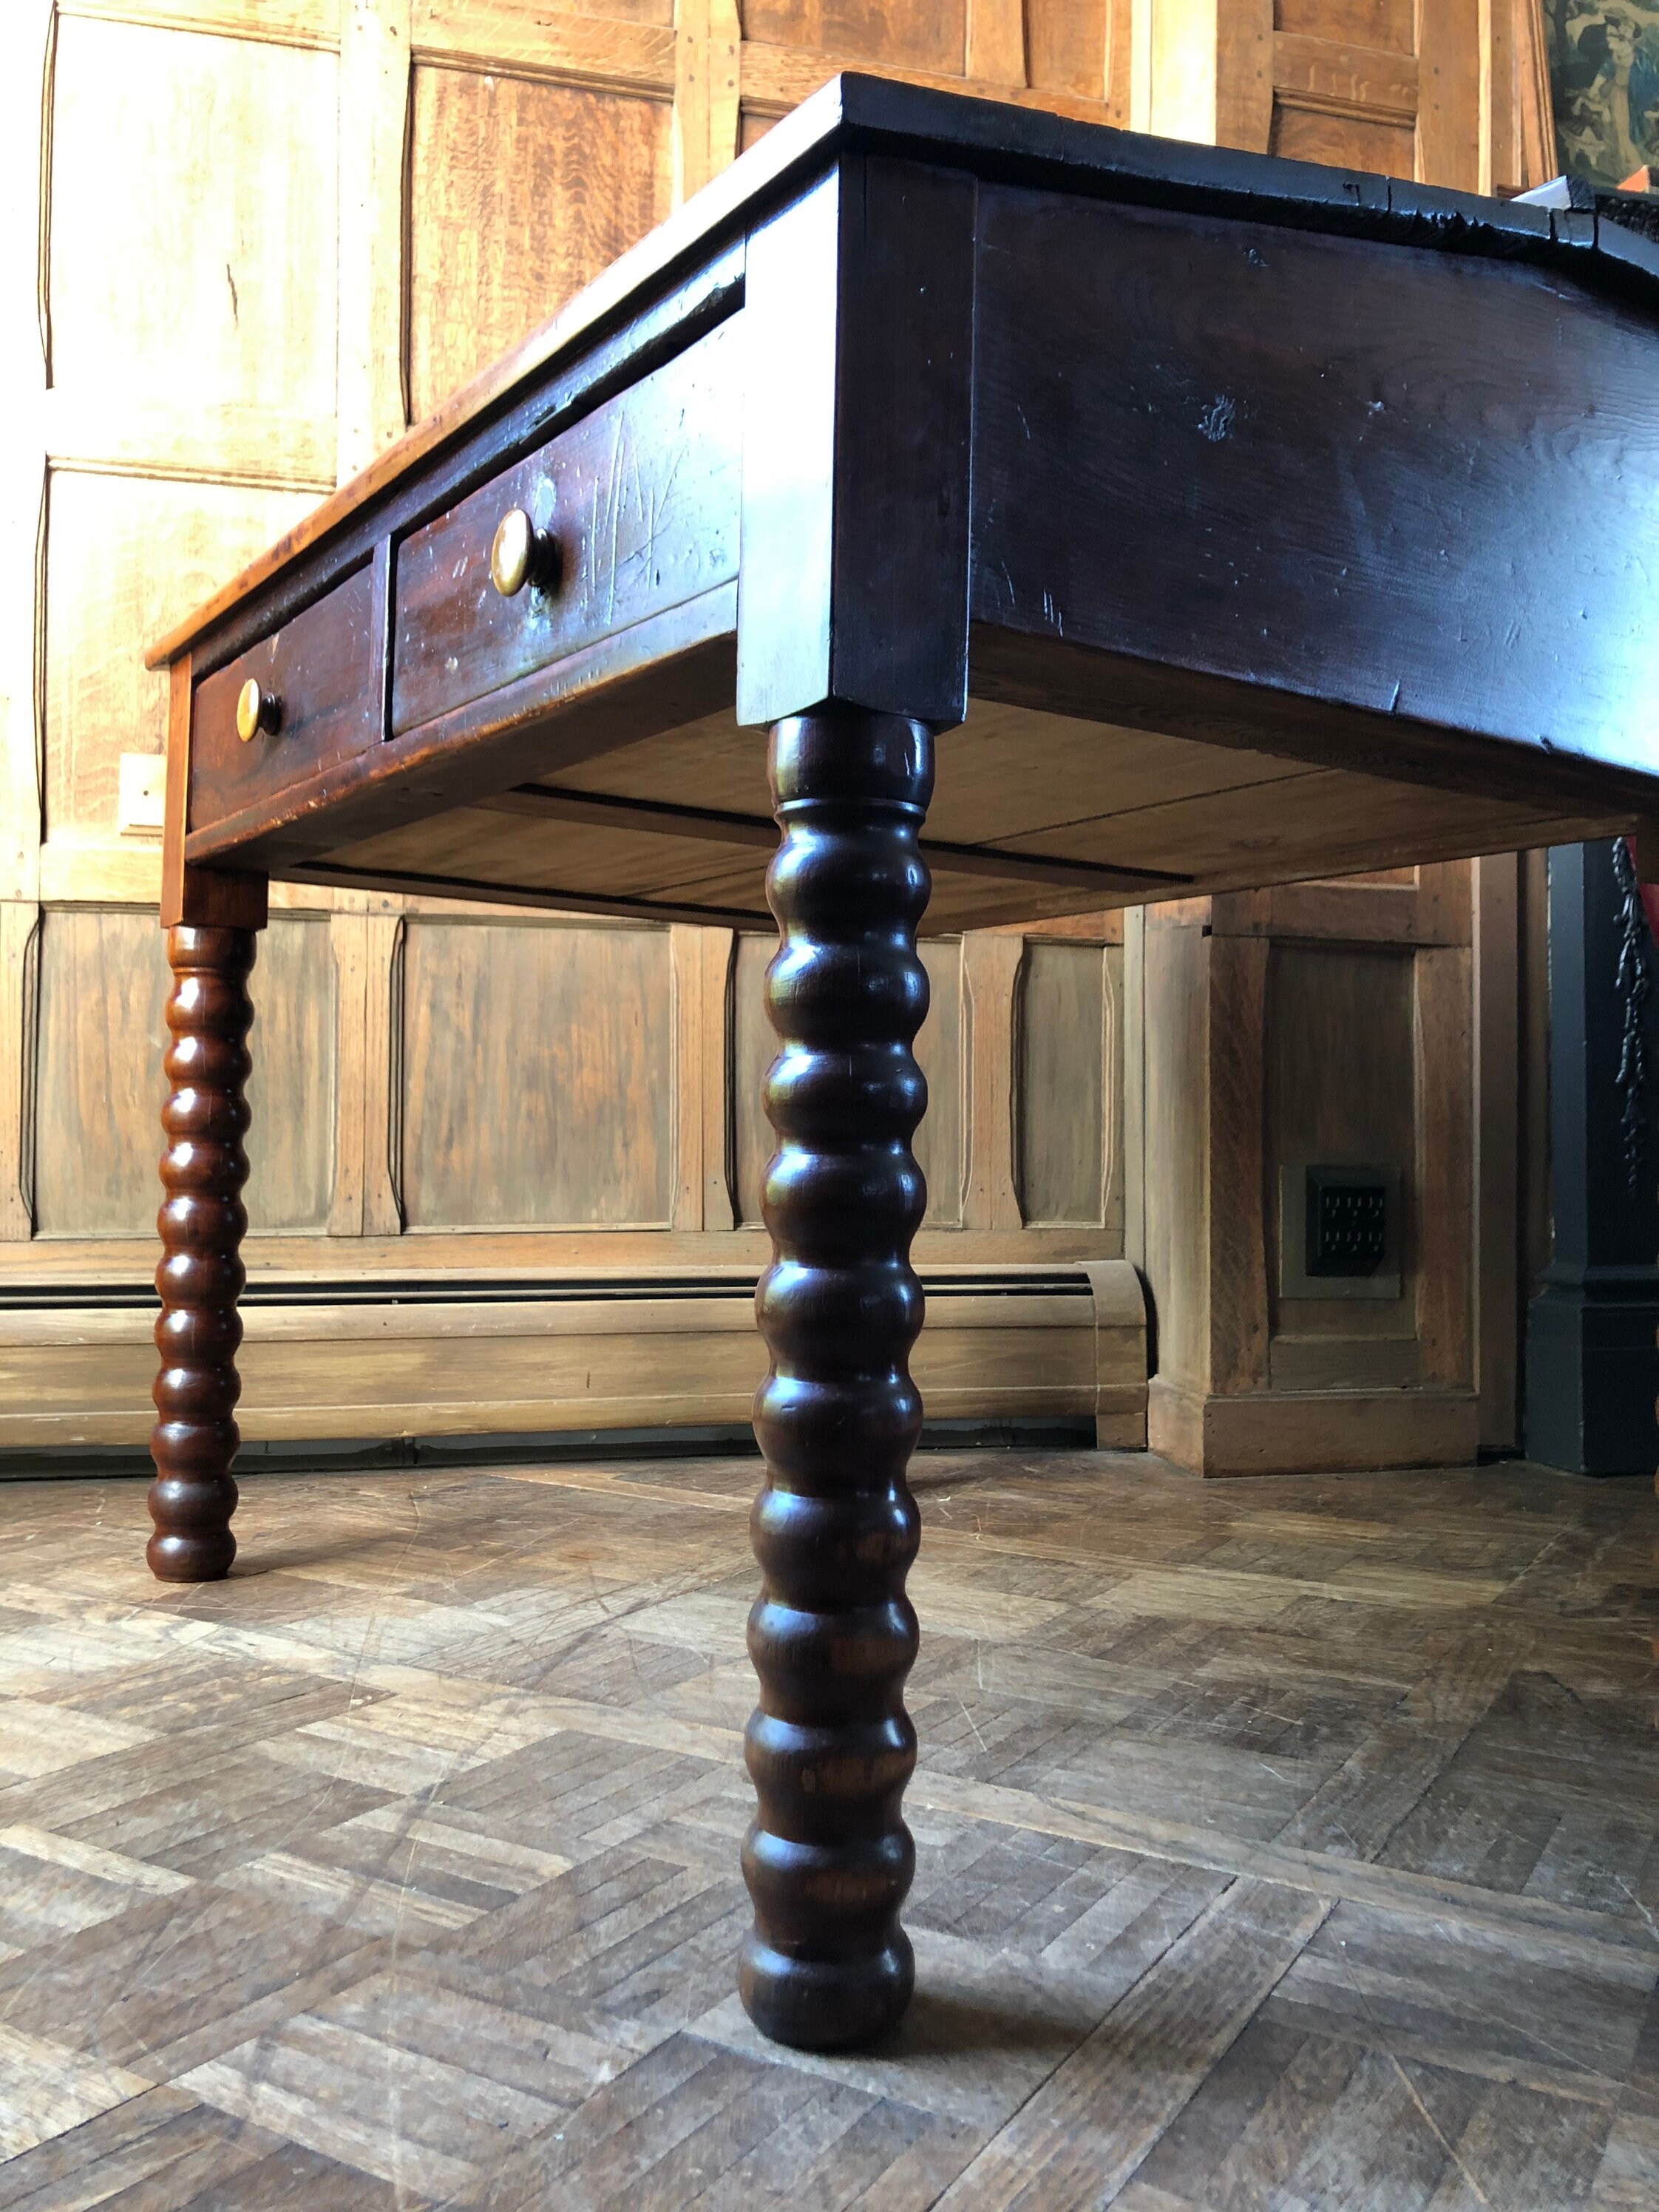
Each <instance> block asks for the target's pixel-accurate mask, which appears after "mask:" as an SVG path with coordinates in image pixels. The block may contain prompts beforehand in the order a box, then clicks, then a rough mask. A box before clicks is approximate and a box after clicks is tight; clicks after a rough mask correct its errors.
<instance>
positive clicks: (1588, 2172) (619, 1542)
mask: <svg viewBox="0 0 1659 2212" xmlns="http://www.w3.org/2000/svg"><path fill="white" fill-rule="evenodd" d="M754 1476H755V1462H753V1461H752V1460H750V1461H736V1462H732V1461H726V1462H722V1461H719V1460H712V1459H702V1460H696V1461H672V1460H653V1461H645V1462H639V1461H635V1462H628V1461H608V1462H581V1461H566V1462H562V1463H559V1464H553V1465H546V1466H542V1467H536V1468H524V1469H521V1470H519V1471H517V1472H515V1473H513V1474H498V1473H489V1472H487V1471H480V1470H477V1469H471V1470H459V1469H455V1470H447V1469H442V1468H428V1469H405V1470H402V1471H400V1472H398V1473H395V1474H378V1475H363V1474H359V1475H356V1476H348V1477H332V1478H328V1479H321V1480H296V1479H294V1478H284V1479H283V1480H266V1479H256V1480H252V1481H251V1482H249V1483H248V1484H247V1485H246V1512H247V1513H248V1515H249V1516H251V1517H252V1518H253V1519H256V1520H257V1521H258V1522H259V1523H260V1524H261V1525H262V1527H264V1528H267V1529H268V1530H270V1532H271V1538H272V1541H271V1543H270V1548H269V1549H268V1550H265V1551H264V1557H263V1558H262V1559H260V1560H259V1561H258V1571H252V1570H253V1563H252V1562H249V1563H242V1562H239V1565H238V1569H237V1571H236V1572H235V1573H234V1574H233V1576H232V1577H231V1579H230V1580H229V1581H228V1583H220V1584H216V1585H211V1586H204V1587H201V1588H198V1589H194V1590H189V1591H184V1590H179V1589H165V1588H163V1587H161V1586H160V1585H157V1584H155V1583H152V1582H151V1581H150V1580H149V1577H148V1576H146V1575H145V1573H144V1571H143V1566H142V1564H141V1563H140V1561H139V1560H138V1559H137V1546H136V1543H135V1541H134V1537H135V1533H136V1531H137V1528H139V1527H140V1526H141V1525H142V1522H143V1489H142V1486H141V1485H140V1484H138V1483H137V1482H130V1483H85V1484H77V1485H64V1484H61V1483H60V1484H52V1485H38V1486H31V1485H23V1486H15V1485H14V1486H9V1488H8V1490H7V1492H6V1513H7V1526H8V1529H9V1532H10V1534H11V1537H12V1542H11V1544H10V1546H9V1549H8V1552H7V1555H6V1560H5V1565H4V1571H3V1575H0V1873H3V1890H0V1946H3V1947H4V1948H3V1949H0V2156H3V2157H5V2158H6V2159H7V2160H9V2162H8V2163H7V2164H5V2165H4V2166H0V2198H3V2199H4V2200H5V2201H6V2202H7V2203H9V2204H16V2205H18V2206H20V2207H28V2208H29V2209H30V2212H67V2208H69V2207H70V2206H75V2205H80V2206H86V2205H88V2204H96V2203H107V2202H110V2201H118V2199H119V2197H121V2196H123V2195H125V2196H128V2197H131V2199H132V2201H134V2202H135V2203H143V2204H145V2205H147V2206H149V2207H152V2208H154V2212H185V2208H187V2207H191V2206H195V2207H200V2206H201V2205H203V2204H204V2203H230V2204H234V2205H235V2206H237V2208H238V2212H241V2209H242V2208H244V2207H246V2208H248V2212H253V2208H261V2212H263V2208H264V2207H266V2206H272V2207H275V2206H278V2205H283V2204H289V2203H295V2202H304V2203H307V2204H315V2205H323V2204H326V2205H327V2206H329V2207H330V2208H334V2207H337V2206H338V2207H342V2208H345V2212H394V2208H397V2212H428V2208H432V2207H437V2206H446V2207H449V2206H453V2207H454V2208H456V2212H461V2208H464V2207H465V2208H471V2212H480V2208H483V2207H486V2206H489V2207H493V2208H496V2209H497V2212H505V2208H507V2207H509V2206H510V2207H513V2208H520V2207H522V2208H526V2212H527V2208H529V2207H530V2206H532V2205H542V2204H560V2205H563V2204H566V2203H569V2204H572V2205H586V2206H589V2207H592V2208H595V2212H598V2208H601V2207H603V2208H606V2212H609V2208H611V2207H619V2206H623V2205H627V2206H630V2207H633V2208H635V2212H658V2208H660V2212H685V2208H688V2207H692V2206H695V2207H696V2208H698V2212H749V2208H750V2207H754V2206H757V2205H760V2206H769V2205H775V2204H778V2203H794V2204H799V2205H803V2206H811V2207H814V2208H823V2212H838V2209H839V2208H848V2212H850V2208H852V2207H854V2206H859V2207H861V2208H864V2212H874V2208H877V2207H879V2208H880V2212H925V2208H927V2207H929V2206H933V2205H934V2204H937V2203H939V2202H940V2201H941V2199H943V2201H944V2203H946V2204H948V2205H950V2206H951V2208H952V2212H967V2208H971V2212H1012V2207H1014V2206H1016V2205H1018V2206H1019V2207H1020V2208H1021V2212H1033V2208H1036V2207H1039V2206H1040V2207H1042V2208H1044V2212H1047V2208H1048V2207H1051V2206H1068V2205H1075V2206H1079V2207H1081V2206H1085V2205H1101V2204H1107V2203H1110V2204H1114V2205H1117V2206H1121V2207H1122V2208H1124V2212H1220V2208H1226V2212H1267V2208H1269V2207H1273V2206H1291V2205H1295V2206H1297V2207H1306V2208H1307V2212H1401V2207H1404V2206H1417V2207H1427V2206H1430V2205H1433V2206H1435V2207H1436V2212H1448V2208H1451V2207H1458V2208H1462V2207H1465V2206H1467V2207H1469V2208H1471V2212H1486V2208H1491V2212H1497V2208H1499V2207H1502V2208H1504V2212H1522V2208H1525V2212H1565V2208H1567V2207H1571V2206H1580V2205H1583V2206H1588V2207H1593V2208H1595V2212H1634V2208H1637V2207H1645V2206H1646V2205H1647V2204H1649V2203H1652V2202H1653V2201H1654V2199H1655V2197H1656V2195H1659V2142H1656V2138H1655V2133H1654V2098H1655V2094H1656V2088H1659V2083H1656V2077H1655V2072H1654V2060H1653V2051H1654V2038H1655V2033H1656V2020H1659V2013H1656V2003H1659V1999H1656V1978H1659V1941H1656V1937H1655V1934H1654V1929H1653V1916H1654V1914H1655V1911H1656V1909H1659V1894H1656V1891H1655V1887H1654V1869H1655V1866H1656V1863H1659V1862H1656V1849H1655V1845H1656V1808H1659V1772H1656V1764H1655V1759H1656V1754H1655V1742H1656V1737H1655V1732H1654V1728H1653V1711H1652V1705H1653V1683H1652V1662H1651V1654H1650V1649H1649V1645H1650V1635H1651V1627H1652V1607H1653V1602H1654V1595H1655V1591H1654V1580H1655V1577H1654V1564H1653V1562H1654V1553H1655V1546H1656V1542H1659V1508H1656V1504H1655V1501H1654V1498H1653V1495H1652V1492H1651V1491H1650V1488H1649V1486H1647V1485H1646V1484H1645V1483H1638V1482H1634V1481H1631V1482H1604V1483H1589V1482H1585V1481H1580V1480H1572V1479H1571V1478H1567V1477H1557V1476H1550V1475H1547V1474H1543V1473H1541V1471H1538V1470H1535V1469H1530V1468H1526V1467H1524V1466H1522V1465H1517V1464H1515V1463H1510V1464H1509V1465H1507V1466H1501V1467H1491V1468H1483V1469H1480V1470H1479V1471H1465V1472H1462V1473H1448V1472H1445V1471H1437V1472H1435V1473H1433V1474H1425V1475H1422V1476H1401V1475H1393V1476H1384V1477H1370V1478H1358V1479H1353V1480H1345V1481H1331V1480H1326V1481H1322V1482H1315V1483H1305V1482H1295V1483H1289V1482H1272V1483H1261V1484H1255V1485H1252V1486H1249V1487H1248V1488H1245V1487H1243V1486H1236V1485H1231V1486H1221V1487H1205V1486H1200V1485H1197V1484H1194V1483H1193V1482H1190V1481H1189V1480H1185V1479H1184V1478H1182V1477H1181V1476H1179V1475H1176V1474H1174V1473H1172V1472H1171V1471H1170V1469H1169V1468H1166V1467H1164V1466H1163V1465H1161V1464H1160V1463H1159V1462H1157V1461H1155V1460H1154V1461H1150V1462H1149V1461H1148V1460H1147V1459H1146V1457H1145V1456H1144V1455H1135V1456H1133V1457H1132V1458H1121V1457H1116V1456H1113V1455H1078V1454H1068V1455H1063V1456H1051V1457H1048V1458H1036V1459H1033V1458H1029V1457H1025V1456H1022V1455H1014V1454H994V1455H985V1454H980V1455H969V1456H955V1455H946V1454H925V1455H922V1457H921V1459H920V1460H918V1461H917V1462H915V1470H914V1482H915V1490H916V1493H917V1496H918V1499H919V1502H920V1505H921V1516H922V1527H923V1534H922V1548H921V1558H920V1561H919V1564H918V1566H917V1568H916V1569H915V1571H914V1573H913V1576H912V1583H911V1586H912V1589H913V1590H914V1591H915V1597H916V1602H917V1605H918V1607H919V1609H920V1611H921V1617H922V1620H923V1623H924V1627H925V1630H926V1632H927V1657H926V1658H925V1659H924V1661H923V1662H922V1665H921V1668H920V1670H919V1671H918V1673H917V1674H916V1675H915V1677H914V1679H913V1681H912V1685H911V1688H910V1693H909V1701H910V1704H911V1707H912V1710H913V1712H914V1714H915V1719H916V1722H917V1725H918V1729H919V1730H920V1733H921V1745H922V1753H921V1763H920V1765H919V1767H918V1770H917V1773H916V1777H915V1781H914V1782H913V1784H912V1785H911V1789H910V1791H909V1794H908V1804H909V1808H910V1815H911V1819H912V1820H913V1822H914V1823H915V1829H916V1833H917V1839H918V1844H919V1869H918V1875H917V1880H916V1883H915V1888H914V1890H913V1892H912V1895H911V1899H910V1904H909V1907H908V1923H909V1926H910V1929H911V1930H912V1933H913V1936H914V1940H915V1947H916V1954H917V1960H918V1990H917V1996H916V1999H915V2003H914V2005H913V2007H912V2009H911V2012H910V2014H909V2015H908V2020H907V2021H906V2023H905V2025H904V2026H903V2027H902V2029H901V2030H900V2031H899V2033H898V2034H897V2036H896V2038H895V2039H893V2041H891V2042H890V2044H888V2045H885V2046H884V2048H883V2049H882V2050H881V2051H878V2052H876V2053H872V2054H871V2055H870V2056H868V2057H864V2058H861V2059H857V2060H852V2059H839V2060H828V2059H824V2058H822V2057H815V2056H811V2055H809V2054H795V2053H790V2052H787V2051H783V2050H781V2048H780V2047H779V2046H778V2045H768V2044H763V2043H762V2042H761V2040H760V2039H759V2038H758V2037H757V2036H756V2035H755V2034H754V2033H753V2031H752V2029H751V2028H750V2027H749V2024H748V2023H747V2021H745V2020H744V2015H743V2014H742V2012H741V2010H740V2009H739V2007H738V2001H737V1998H736V1996H735V1993H734V1992H733V1990H732V1962H733V1958H734V1954H735V1952H736V1948H737V1944H738V1939H739V1936H740V1935H741V1931H742V1929H743V1927H744V1923H745V1922H746V1919H747V1913H748V1906H747V1900H746V1899H745V1898H744V1893H743V1889H742V1885H741V1883H740V1882H739V1881H738V1878H737V1875H736V1871H735V1867H734V1864H733V1858H734V1852H733V1844H734V1842H735V1838H736V1837H737V1835H738V1832H739V1831H740V1830H741V1827H742V1826H743V1823H744V1820H745V1819H746V1817H747V1813H748V1805H749V1787H748V1784H747V1780H746V1778H745V1777H744V1772H743V1769H742V1765H741V1760H740V1753H739V1732H740V1730H741V1728H742V1725H743V1722H744V1717H745V1715H746V1712H747V1711H748V1706H749V1703H750V1697H751V1694H752V1677H751V1675H750V1669H749V1666H748V1662H747V1659H746V1657H745V1655H744V1644H743V1622H744V1612H745V1609H746V1607H747V1606H748V1603H749V1599H750V1595H751V1593H752V1589H753V1567H752V1565H751V1563H750V1559H749V1553H748V1542H747V1527H746V1523H747V1516H748V1510H749V1501H750V1493H751V1491H752V1486H753V1482H754ZM262 1548H263V1547H262Z"/></svg>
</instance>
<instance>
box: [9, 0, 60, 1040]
mask: <svg viewBox="0 0 1659 2212" xmlns="http://www.w3.org/2000/svg"><path fill="white" fill-rule="evenodd" d="M54 22H55V18H54V15H53V13H52V7H51V5H50V0H20V4H19V5H18V6H17V8H16V9H15V11H14V13H13V15H12V16H11V17H10V19H9V22H8V26H7V29H8V37H7V56H8V62H7V67H6V70H5V71H4V73H3V76H0V208H3V209H5V210H7V220H6V221H5V222H0V392H3V393H4V394H5V396H6V408H7V422H6V435H5V436H4V437H3V438H0V899H3V900H21V901H25V902H27V901H32V900H33V898H34V896H35V894H36V890H37V888H38V884H39V875H38V866H39V855H40V815H41V769H42V764H41V759H40V737H41V730H40V612H41V608H40V560H41V556H42V549H43V547H44V544H45V531H46V445H45V431H44V422H43V408H44V402H45V398H46V334H47V324H46V294H45V289H44V284H43V281H42V262H43V254H44V250H45V245H46V232H45V224H44V220H43V217H44V212H45V210H43V208H42V206H41V202H40V182H41V176H42V173H43V170H44V168H45V166H46V161H47V160H48V159H49V158H50V150H51V122H50V98H51V85H52V56H53V43H54V42H53V28H54ZM3 1080H4V1079H3V1078H0V1081H3Z"/></svg>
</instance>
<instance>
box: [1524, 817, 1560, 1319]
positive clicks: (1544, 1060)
mask: <svg viewBox="0 0 1659 2212" xmlns="http://www.w3.org/2000/svg"><path fill="white" fill-rule="evenodd" d="M1516 893H1517V896H1518V902H1519V905H1520V917H1519V922H1518V926H1517V927H1516V949H1517V952H1518V956H1519V962H1520V975H1519V979H1518V981H1517V986H1516V998H1517V1000H1518V1002H1519V1015H1520V1024H1521V1043H1520V1050H1519V1054H1518V1055H1517V1057H1518V1061H1519V1077H1520V1091H1521V1102H1522V1110H1521V1128H1520V1142H1521V1163H1520V1192H1521V1196H1520V1221H1519V1234H1520V1248H1521V1249H1520V1255H1519V1269H1520V1297H1521V1298H1522V1303H1523V1304H1524V1303H1525V1301H1527V1300H1528V1299H1529V1298H1532V1297H1535V1296H1536V1295H1537V1292H1538V1289H1539V1284H1540V1279H1541V1276H1542V1274H1543V1272H1544V1269H1545V1268H1546V1267H1547V1266H1548V1265H1549V1263H1550V1261H1551V1259H1552V1258H1553V1256H1554V1226H1553V1220H1552V1218H1551V1199H1550V1123H1549V1105H1550V1082H1549V1017H1550V1004H1549V854H1547V852H1545V851H1542V850H1540V851H1537V852H1531V853H1518V854H1516Z"/></svg>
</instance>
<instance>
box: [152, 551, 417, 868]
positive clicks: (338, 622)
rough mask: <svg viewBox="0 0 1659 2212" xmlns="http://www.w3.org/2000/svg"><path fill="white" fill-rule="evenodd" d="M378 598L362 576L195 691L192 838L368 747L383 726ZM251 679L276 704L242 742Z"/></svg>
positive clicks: (365, 572) (363, 572)
mask: <svg viewBox="0 0 1659 2212" xmlns="http://www.w3.org/2000/svg"><path fill="white" fill-rule="evenodd" d="M374 596H375V595H374V572H373V570H372V569H371V568H367V567H365V568H359V569H358V570H357V571H356V573H355V574H352V575H350V576H348V577H347V578H346V580H345V581H344V582H343V584H337V585H336V586H335V587H334V589H333V590H332V591H331V592H329V593H328V594H327V596H326V597H325V598H324V599H319V600H317V601H316V602H315V603H314V604H313V605H311V606H308V607H307V608H306V609H305V610H304V611H303V612H302V613H300V614H297V615H295V617H294V619H293V620H292V622H289V623H284V624H283V627H282V629H279V630H277V631H276V633H275V634H274V635H272V636H270V637H268V638H265V639H264V640H262V641H261V642H260V643H259V644H258V645H256V646H253V647H251V648H250V649H249V650H248V651H247V652H246V653H242V654H241V655H240V657H239V658H238V659H235V660H233V661H230V662H228V664H227V665H226V666H224V667H223V668H221V669H217V670H216V671H215V672H214V673H213V674H212V675H211V676H208V677H204V678H203V680H202V682H201V683H200V684H197V687H196V698H195V703H194V707H193V708H192V711H191V738H190V826H191V829H210V828H211V827H212V825H213V824H214V823H216V822H222V821H224V820H225V819H226V818H227V817H228V816H230V815H233V814H240V812H241V811H242V810H243V808H244V807H247V806H253V805H258V803H259V802H260V801H261V800H263V799H273V798H275V797H276V794H277V793H279V792H283V791H286V790H288V789H289V787H290V786H291V785H293V784H296V783H303V782H304V781H306V779H307V776H312V775H316V774H317V772H318V770H319V769H325V768H330V767H331V766H333V764H334V763H336V762H337V761H343V760H349V759H350V758H352V757H353V756H354V755H356V754H357V753H362V752H367V751H368V748H369V747H370V746H371V745H372V744H374V742H375V741H376V739H377V738H378V737H379V735H380V684H379V680H378V672H377V663H378V659H379V655H378V653H376V650H375V636H376V632H377V629H378V627H379V625H378V624H377V623H376V621H375V609H374ZM250 678H252V679H254V680H255V681H257V682H258V685H259V688H260V690H261V691H262V692H263V693H264V695H265V698H266V700H267V702H275V704H274V705H270V704H268V706H267V710H266V715H265V720H264V725H263V726H260V727H259V728H258V729H256V730H255V732H254V734H253V735H252V738H247V739H246V740H245V739H244V738H242V737H241V736H240V733H239V731H238V728H237V702H238V701H239V699H240V696H241V694H242V691H243V689H244V687H245V686H246V684H247V683H248V681H249V679H250ZM273 725H274V726H273Z"/></svg>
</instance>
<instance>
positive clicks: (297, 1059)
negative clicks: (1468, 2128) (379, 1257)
mask: <svg viewBox="0 0 1659 2212" xmlns="http://www.w3.org/2000/svg"><path fill="white" fill-rule="evenodd" d="M252 996H253V1030H252V1035H251V1036H250V1038H249V1050H250V1051H251V1052H252V1056H253V1071H252V1074H251V1076H250V1077H249V1079H248V1083H247V1100H248V1107H249V1110H250V1112H251V1114H252V1136H251V1138H250V1140H249V1145H248V1159H249V1162H250V1164H251V1172H250V1174H249V1176H248V1180H247V1188H246V1192H245V1194H244V1198H245V1202H246V1206H247V1212H248V1227H249V1230H250V1231H251V1233H252V1234H253V1235H254V1236H261V1235H272V1234H277V1233H281V1232H283V1231H288V1232H289V1233H292V1232H294V1231H301V1230H317V1231H320V1230H324V1229H325V1228H326V1227H327V1225H328V1219H329V1215H330V1212H331V1209H332V1205H333V1199H334V1181H335V1176H334V1157H335V1142H336V1139H335V1130H336V1127H337V1120H338V1100H337V1072H338V1067H339V1050H338V1028H339V1021H338V1008H337V969H336V963H335V958H334V951H333V946H332V945H331V941H330V927H329V916H328V915H325V914H295V913H292V912H288V913H276V914H273V915H272V916H271V918H270V924H269V926H268V927H266V928H265V929H264V930H263V931H262V932H261V933H260V936H259V941H258V959H257V961H256V963H255V965H254V969H253V978H252ZM156 1150H157V1152H158V1154H159V1151H160V1146H159V1144H158V1146H157V1147H156ZM154 1171H155V1170H154V1168H153V1166H152V1170H151V1172H152V1174H153V1173H154Z"/></svg>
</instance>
